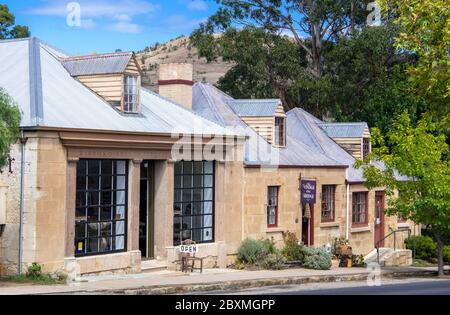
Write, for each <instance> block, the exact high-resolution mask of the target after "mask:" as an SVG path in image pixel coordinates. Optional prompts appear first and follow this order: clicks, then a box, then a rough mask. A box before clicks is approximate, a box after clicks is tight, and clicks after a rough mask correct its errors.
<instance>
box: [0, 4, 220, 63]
mask: <svg viewBox="0 0 450 315" xmlns="http://www.w3.org/2000/svg"><path fill="white" fill-rule="evenodd" d="M0 3H1V4H6V5H8V7H9V8H10V11H12V13H13V14H14V15H15V16H16V23H17V24H22V25H28V26H29V27H30V30H31V33H32V35H33V36H36V37H39V38H40V39H42V40H44V41H46V42H48V43H49V44H52V45H53V46H56V47H58V48H60V49H62V50H64V51H66V52H67V53H70V54H74V55H80V54H89V53H93V52H95V53H103V52H113V51H115V50H116V49H122V50H124V51H130V50H132V51H137V50H141V49H143V48H144V47H146V46H148V45H151V44H153V43H155V42H165V41H167V40H169V39H172V38H175V37H177V36H179V35H188V34H190V32H191V31H192V30H193V29H194V28H196V26H198V24H199V23H200V22H202V21H204V20H206V19H207V18H208V17H209V16H210V15H211V14H212V13H214V12H215V10H216V8H217V5H216V4H215V1H213V0H78V1H70V0H21V1H17V0H0ZM71 3H72V4H71ZM73 3H75V4H73ZM77 4H79V8H80V9H81V10H80V14H79V15H78V14H77V12H78V10H77V8H78V5H77ZM68 5H69V8H68ZM68 16H69V23H68ZM78 17H79V18H78ZM78 21H80V23H78ZM69 24H72V25H73V24H75V25H76V26H69Z"/></svg>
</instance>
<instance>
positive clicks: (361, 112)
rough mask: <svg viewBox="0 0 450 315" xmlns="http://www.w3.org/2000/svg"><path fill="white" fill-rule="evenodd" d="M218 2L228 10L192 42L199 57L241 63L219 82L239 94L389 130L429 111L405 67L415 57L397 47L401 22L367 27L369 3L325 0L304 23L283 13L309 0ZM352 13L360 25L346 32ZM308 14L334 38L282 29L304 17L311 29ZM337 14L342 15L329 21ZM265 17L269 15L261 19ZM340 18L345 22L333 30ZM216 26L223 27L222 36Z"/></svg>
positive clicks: (311, 22)
mask: <svg viewBox="0 0 450 315" xmlns="http://www.w3.org/2000/svg"><path fill="white" fill-rule="evenodd" d="M218 2H219V3H220V4H221V9H220V10H219V11H218V13H217V14H216V15H214V16H212V17H211V18H210V20H209V21H208V22H207V23H205V24H203V25H202V26H201V27H200V28H199V29H197V30H196V31H194V33H193V34H192V36H191V40H192V44H193V45H194V46H195V47H197V48H198V50H199V55H200V56H202V57H206V58H207V59H208V60H215V59H217V58H218V57H223V58H224V60H226V61H231V62H233V63H234V64H235V66H234V67H233V68H232V69H231V70H230V71H229V72H228V73H227V74H226V75H225V76H224V77H223V78H221V79H220V81H219V82H218V87H219V88H220V89H221V90H223V91H225V92H226V93H228V94H230V95H231V96H233V97H234V98H274V97H278V98H280V99H281V100H282V101H283V103H284V105H285V108H286V110H289V109H291V108H295V107H301V108H303V109H305V110H307V111H309V112H311V113H312V114H314V115H316V116H318V117H324V116H327V117H330V116H331V117H333V118H334V119H335V120H337V121H366V122H368V123H369V124H370V126H374V127H378V128H380V129H381V130H382V131H383V132H386V131H387V130H388V127H389V126H390V125H391V124H392V122H393V120H394V119H395V117H396V116H397V115H399V114H400V113H402V112H403V111H404V110H407V111H408V112H409V113H410V115H411V117H412V118H413V119H416V118H417V117H419V115H420V114H421V113H422V112H423V111H424V110H425V105H426V104H425V102H424V101H423V100H422V99H421V98H420V97H416V95H414V93H411V90H410V82H409V78H408V76H407V74H406V72H405V69H406V68H407V65H409V64H411V63H412V62H414V61H415V60H414V56H412V55H411V54H409V53H405V52H403V53H399V51H398V50H397V49H396V45H395V38H396V36H397V34H398V32H397V31H396V30H397V28H395V27H392V26H391V25H390V24H387V25H384V26H381V27H366V26H364V25H363V24H364V21H365V18H366V17H367V12H366V11H365V8H366V6H365V1H352V2H353V4H354V5H355V8H354V9H355V10H354V11H353V12H350V10H348V8H349V5H350V1H337V2H336V1H322V2H320V5H319V4H318V3H316V4H317V6H318V7H317V8H315V9H314V10H312V11H311V10H310V11H308V12H307V13H305V15H304V16H302V18H303V17H304V18H305V20H303V19H301V21H291V20H289V17H285V19H284V17H283V14H284V13H286V12H292V11H296V10H300V11H302V10H304V9H305V10H307V9H308V6H309V5H310V4H309V3H304V1H300V2H301V3H304V7H301V8H299V7H295V6H292V5H291V4H292V3H291V2H290V1H288V2H273V1H250V2H251V3H254V5H248V3H247V1H218ZM244 2H246V3H247V5H246V4H245V3H244ZM366 2H367V1H366ZM338 8H339V10H338ZM361 9H362V11H361ZM315 10H317V11H315ZM277 12H278V13H277ZM325 12H327V14H328V16H327V17H325V16H324V15H323V14H324V13H325ZM351 13H353V15H354V18H355V20H354V23H356V24H355V25H359V26H360V27H355V28H353V29H352V32H346V33H345V35H344V34H340V32H339V30H340V26H342V27H344V25H347V26H348V24H347V23H349V22H351V19H348V16H349V15H352V14H351ZM361 13H362V14H361ZM278 14H279V15H278ZM275 15H278V18H277V17H276V16H275ZM308 16H314V18H315V19H317V21H322V22H323V23H324V24H320V25H322V26H323V27H327V26H329V27H330V28H331V29H333V31H332V35H331V34H330V38H328V39H331V38H332V39H333V40H328V39H327V38H326V36H325V37H323V36H322V35H323V34H321V35H320V36H313V37H309V38H308V37H306V39H304V40H300V39H297V38H296V37H295V36H294V38H292V37H283V36H281V35H280V33H281V32H282V31H281V30H283V31H284V30H286V29H287V30H288V32H289V31H292V30H291V28H290V24H291V23H294V24H295V23H297V22H298V23H300V24H301V25H302V26H304V27H305V29H307V30H309V31H311V28H309V26H311V25H314V24H315V23H314V20H311V19H310V20H308ZM332 16H334V17H335V19H332V21H330V20H331V17H332ZM328 18H330V20H328ZM341 18H342V19H341ZM261 19H268V20H265V23H262V21H261ZM236 21H237V22H238V24H239V22H243V21H245V22H246V23H244V25H245V26H244V27H243V28H240V27H236V24H235V23H234V22H236ZM258 21H259V22H261V23H258ZM327 23H330V24H329V25H328V24H327ZM334 23H336V24H337V25H339V27H337V28H336V29H334V28H333V26H332V25H334ZM318 27H319V26H318ZM216 31H224V32H223V35H221V36H218V35H217V34H215V32H216ZM309 31H307V34H308V32H309ZM311 32H312V31H311ZM338 34H340V35H338ZM309 35H314V34H309ZM301 37H302V38H303V34H302V36H301ZM312 38H314V39H315V40H312Z"/></svg>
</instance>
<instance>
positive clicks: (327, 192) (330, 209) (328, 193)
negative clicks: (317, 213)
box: [322, 185, 336, 222]
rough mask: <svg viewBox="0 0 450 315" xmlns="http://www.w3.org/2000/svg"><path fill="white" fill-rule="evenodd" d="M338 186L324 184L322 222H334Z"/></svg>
mask: <svg viewBox="0 0 450 315" xmlns="http://www.w3.org/2000/svg"><path fill="white" fill-rule="evenodd" d="M335 199H336V186H334V185H326V186H322V222H333V221H334V214H335V207H336V206H335V204H336V200H335Z"/></svg>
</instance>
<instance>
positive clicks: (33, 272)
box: [27, 263, 42, 278]
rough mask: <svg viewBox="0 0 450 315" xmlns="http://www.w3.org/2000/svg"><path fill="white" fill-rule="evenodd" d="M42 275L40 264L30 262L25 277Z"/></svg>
mask: <svg viewBox="0 0 450 315" xmlns="http://www.w3.org/2000/svg"><path fill="white" fill-rule="evenodd" d="M41 275H42V266H41V265H39V264H38V263H32V264H31V266H30V267H28V270H27V277H29V278H39V277H40V276H41Z"/></svg>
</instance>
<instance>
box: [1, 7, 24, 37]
mask: <svg viewBox="0 0 450 315" xmlns="http://www.w3.org/2000/svg"><path fill="white" fill-rule="evenodd" d="M15 20H16V19H15V17H14V14H12V13H11V12H10V11H9V8H8V6H7V5H5V4H0V39H11V38H24V37H29V36H30V31H29V29H28V26H23V25H15Z"/></svg>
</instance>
